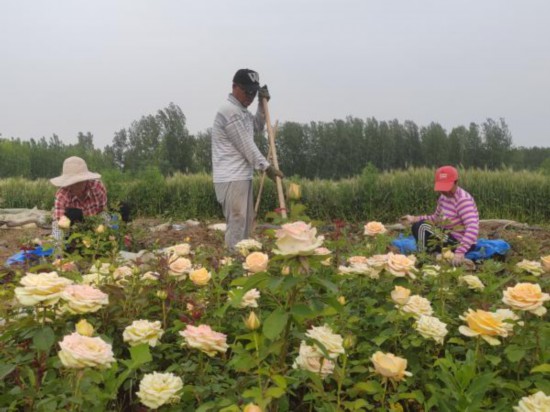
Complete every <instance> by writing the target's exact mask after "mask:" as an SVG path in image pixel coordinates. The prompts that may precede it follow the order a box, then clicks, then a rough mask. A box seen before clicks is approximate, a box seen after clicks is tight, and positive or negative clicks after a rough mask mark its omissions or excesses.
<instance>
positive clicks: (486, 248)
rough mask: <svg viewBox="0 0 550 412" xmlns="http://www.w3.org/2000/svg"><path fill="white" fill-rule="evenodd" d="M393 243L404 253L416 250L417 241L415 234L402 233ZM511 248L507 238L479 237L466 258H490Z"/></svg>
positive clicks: (503, 253)
mask: <svg viewBox="0 0 550 412" xmlns="http://www.w3.org/2000/svg"><path fill="white" fill-rule="evenodd" d="M391 243H392V245H393V246H395V247H397V248H398V249H399V251H400V252H401V253H403V254H408V253H414V252H416V242H415V240H414V237H413V236H408V237H405V236H403V235H402V234H401V235H399V237H398V238H397V239H394V240H392V242H391ZM509 250H510V245H509V244H508V242H506V241H505V240H502V239H478V240H477V242H476V245H475V248H474V250H472V251H470V252H468V253H466V258H467V259H470V260H481V259H488V258H490V257H491V256H493V255H495V254H498V255H505V254H506V252H508V251H509Z"/></svg>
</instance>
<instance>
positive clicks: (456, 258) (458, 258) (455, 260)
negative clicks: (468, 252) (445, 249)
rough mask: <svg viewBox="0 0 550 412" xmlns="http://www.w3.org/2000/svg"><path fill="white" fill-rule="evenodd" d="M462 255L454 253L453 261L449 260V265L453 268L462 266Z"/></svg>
mask: <svg viewBox="0 0 550 412" xmlns="http://www.w3.org/2000/svg"><path fill="white" fill-rule="evenodd" d="M464 260H465V259H464V254H463V253H456V252H455V255H454V256H453V259H452V260H451V264H452V265H453V266H462V264H463V263H464Z"/></svg>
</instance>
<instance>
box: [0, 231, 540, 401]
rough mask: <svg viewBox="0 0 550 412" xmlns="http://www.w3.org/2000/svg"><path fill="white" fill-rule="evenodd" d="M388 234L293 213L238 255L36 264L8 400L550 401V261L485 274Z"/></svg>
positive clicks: (12, 318) (7, 315) (93, 238)
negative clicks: (417, 252) (405, 246)
mask: <svg viewBox="0 0 550 412" xmlns="http://www.w3.org/2000/svg"><path fill="white" fill-rule="evenodd" d="M112 236H113V234H112V233H110V229H108V228H105V227H101V230H96V231H95V233H91V234H87V235H85V236H81V237H78V236H77V238H78V239H80V240H81V241H82V242H84V247H85V248H86V247H87V248H103V249H106V247H105V245H107V244H109V245H112ZM388 244H389V237H388V235H387V233H386V230H385V228H384V227H383V225H381V224H380V223H378V222H370V223H368V224H367V225H365V230H364V238H363V239H361V240H360V241H357V242H350V241H346V240H345V239H336V240H326V241H325V239H324V238H323V236H318V235H317V232H316V229H315V228H312V227H311V225H310V224H307V223H304V222H294V223H289V224H285V225H283V226H282V228H281V229H280V230H277V231H274V232H273V233H272V234H271V235H270V236H267V237H266V238H265V239H263V241H262V242H259V241H257V240H253V239H247V240H245V241H242V242H240V243H239V245H238V250H239V251H240V255H239V256H233V257H228V256H222V255H219V252H218V251H217V250H214V249H212V248H209V247H208V246H201V247H198V248H196V249H195V250H192V249H191V247H190V245H189V243H181V244H178V245H176V246H173V247H170V248H168V249H165V250H163V251H157V252H148V253H145V254H142V255H141V256H140V258H139V259H137V260H136V261H135V262H132V264H129V263H125V264H122V265H121V264H120V263H118V264H117V261H116V260H115V258H114V256H115V255H114V254H113V255H111V256H112V257H109V258H108V257H104V258H101V259H98V260H94V261H89V260H88V259H86V258H78V257H76V256H73V257H71V258H68V259H63V260H57V261H55V262H53V263H51V264H43V265H40V266H39V267H37V268H34V269H32V268H31V269H30V270H29V271H27V272H26V273H21V275H20V278H19V279H18V281H17V282H16V283H15V284H14V285H13V286H12V287H11V289H9V290H6V291H4V295H5V296H7V297H8V298H9V297H13V300H12V301H11V302H10V304H9V305H8V306H7V307H6V308H4V319H5V320H4V324H3V326H2V336H1V338H0V344H1V352H2V355H3V358H4V360H3V361H2V364H0V375H1V376H2V377H3V380H2V385H3V386H2V387H1V388H0V389H2V390H1V392H2V393H3V394H2V395H0V407H6V408H7V407H22V408H24V407H29V408H31V409H34V410H68V409H81V410H90V409H91V408H95V409H96V410H121V409H125V408H132V407H137V406H138V405H139V404H141V405H144V406H146V407H148V408H151V409H157V408H163V410H190V411H191V410H199V411H200V410H204V411H206V410H224V411H240V410H245V411H260V410H301V409H300V408H304V409H307V410H309V408H314V409H316V410H350V411H351V410H357V411H359V410H395V411H399V410H411V411H416V410H441V411H444V410H449V411H451V410H461V411H465V410H471V411H474V410H512V409H513V410H516V411H539V410H540V411H548V410H550V409H549V408H550V396H549V394H550V382H549V380H548V373H550V327H549V325H548V322H547V321H546V319H545V314H546V311H547V310H546V308H545V304H546V302H548V301H549V300H550V295H549V294H548V293H546V292H545V291H544V290H547V288H548V287H549V285H550V279H549V275H548V273H549V272H550V256H545V257H541V259H540V261H530V260H525V259H524V260H522V261H518V262H511V263H508V264H504V263H501V262H495V261H488V262H486V263H484V264H482V265H480V266H479V267H478V270H477V271H476V273H475V274H474V273H470V272H468V273H466V272H465V271H464V270H463V269H460V268H453V267H452V266H451V265H450V263H449V262H450V261H451V260H452V253H451V252H446V253H443V255H442V256H440V257H439V260H438V261H432V259H431V258H430V257H428V256H419V257H418V258H417V257H414V256H404V255H400V254H394V253H391V252H390V253H384V252H386V250H387V246H388ZM83 255H84V256H87V255H86V253H84V254H83ZM39 272H40V273H39ZM8 301H9V300H8Z"/></svg>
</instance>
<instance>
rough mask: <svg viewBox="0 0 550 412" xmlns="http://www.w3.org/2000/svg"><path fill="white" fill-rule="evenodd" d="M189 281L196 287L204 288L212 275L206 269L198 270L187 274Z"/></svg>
mask: <svg viewBox="0 0 550 412" xmlns="http://www.w3.org/2000/svg"><path fill="white" fill-rule="evenodd" d="M189 279H191V282H193V283H194V284H195V285H197V286H206V285H208V282H210V279H212V275H211V274H210V272H209V271H208V270H206V268H200V269H196V270H194V271H192V272H191V273H190V274H189Z"/></svg>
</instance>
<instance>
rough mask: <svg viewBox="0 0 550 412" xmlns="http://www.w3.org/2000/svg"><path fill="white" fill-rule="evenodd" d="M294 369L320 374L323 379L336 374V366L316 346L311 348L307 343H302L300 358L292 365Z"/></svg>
mask: <svg viewBox="0 0 550 412" xmlns="http://www.w3.org/2000/svg"><path fill="white" fill-rule="evenodd" d="M292 367H293V368H294V369H302V370H306V371H310V372H313V373H316V374H318V375H319V376H321V377H322V378H326V377H327V376H328V375H330V374H332V372H334V367H335V364H334V362H332V361H331V360H329V359H325V358H324V357H323V355H322V354H321V353H320V352H319V351H318V350H317V348H315V347H314V346H309V345H307V344H306V342H305V341H302V342H301V343H300V350H299V353H298V357H297V358H296V359H295V360H294V364H293V365H292Z"/></svg>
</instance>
